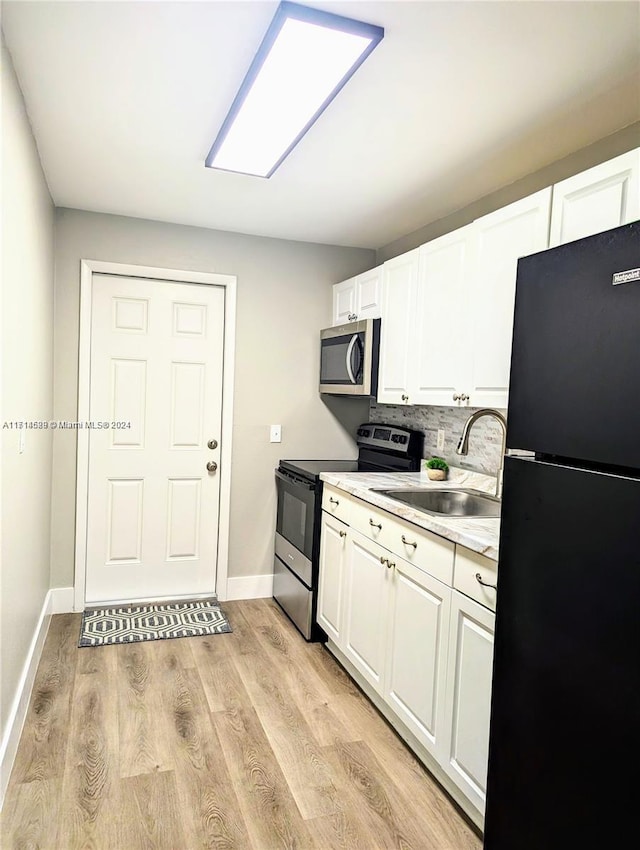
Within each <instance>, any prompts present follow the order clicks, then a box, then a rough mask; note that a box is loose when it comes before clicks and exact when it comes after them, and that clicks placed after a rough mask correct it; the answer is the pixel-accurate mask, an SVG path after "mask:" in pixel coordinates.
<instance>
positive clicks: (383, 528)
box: [349, 499, 392, 549]
mask: <svg viewBox="0 0 640 850" xmlns="http://www.w3.org/2000/svg"><path fill="white" fill-rule="evenodd" d="M391 522H392V520H391V515H390V514H388V513H387V512H386V511H381V510H379V509H378V508H374V507H373V505H369V504H367V503H366V502H362V501H360V499H354V501H353V502H352V503H351V513H350V515H349V525H350V526H351V527H352V528H355V529H356V530H357V531H359V532H360V533H361V534H364V536H365V537H368V538H369V540H374V541H375V542H376V543H379V544H380V545H381V546H384V547H385V549H390V548H391V547H390V546H389V542H390V540H391V537H390V532H391Z"/></svg>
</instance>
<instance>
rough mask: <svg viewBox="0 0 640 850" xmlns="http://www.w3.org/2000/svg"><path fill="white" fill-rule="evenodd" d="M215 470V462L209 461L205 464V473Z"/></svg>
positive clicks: (216, 466) (216, 465)
mask: <svg viewBox="0 0 640 850" xmlns="http://www.w3.org/2000/svg"><path fill="white" fill-rule="evenodd" d="M217 468H218V464H217V463H216V462H215V460H210V461H209V463H208V464H207V471H208V472H215V471H216V469H217Z"/></svg>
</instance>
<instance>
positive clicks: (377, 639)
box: [343, 529, 393, 694]
mask: <svg viewBox="0 0 640 850" xmlns="http://www.w3.org/2000/svg"><path fill="white" fill-rule="evenodd" d="M348 548H349V554H348V558H347V566H346V576H347V581H346V584H347V588H346V599H345V604H346V607H345V615H344V627H343V628H344V643H343V650H344V653H345V655H346V656H347V658H348V659H349V660H350V661H351V663H352V664H353V665H354V667H356V669H357V670H359V672H360V673H362V675H363V676H364V678H365V679H366V680H367V681H368V682H369V684H370V685H372V687H373V688H375V690H376V691H377V692H378V693H379V694H382V692H383V680H382V677H383V673H384V657H385V643H386V639H387V609H388V602H389V586H390V583H391V572H392V570H391V569H390V568H389V567H388V566H387V561H388V559H389V558H392V557H393V556H392V555H391V553H390V552H388V551H387V550H386V549H383V548H382V546H378V544H377V543H374V542H373V541H372V540H368V539H367V538H366V537H364V535H362V534H360V533H359V532H357V531H353V529H351V530H350V532H349V546H348Z"/></svg>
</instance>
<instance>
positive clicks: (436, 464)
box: [426, 457, 449, 481]
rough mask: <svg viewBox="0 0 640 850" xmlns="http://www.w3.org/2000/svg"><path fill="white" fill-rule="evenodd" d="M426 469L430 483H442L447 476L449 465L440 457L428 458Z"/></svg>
mask: <svg viewBox="0 0 640 850" xmlns="http://www.w3.org/2000/svg"><path fill="white" fill-rule="evenodd" d="M426 467H427V475H428V476H429V478H430V479H431V481H444V480H445V479H446V478H447V475H448V474H449V464H448V463H447V462H446V460H443V458H441V457H430V458H429V460H428V461H427V463H426Z"/></svg>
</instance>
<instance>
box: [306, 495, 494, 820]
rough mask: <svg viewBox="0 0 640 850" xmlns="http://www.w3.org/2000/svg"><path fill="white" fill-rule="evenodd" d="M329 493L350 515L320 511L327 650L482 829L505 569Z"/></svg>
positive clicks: (321, 610)
mask: <svg viewBox="0 0 640 850" xmlns="http://www.w3.org/2000/svg"><path fill="white" fill-rule="evenodd" d="M325 488H326V490H325V501H324V505H325V507H326V508H328V509H329V510H331V511H332V512H334V511H340V512H341V515H342V517H343V519H342V520H341V519H338V518H337V516H334V515H332V513H328V512H327V511H326V510H324V511H323V519H322V539H321V548H320V578H319V592H318V615H317V619H318V623H319V624H320V625H321V626H322V628H323V629H324V630H325V631H326V633H327V635H328V638H329V640H328V643H327V648H328V649H329V650H330V651H331V652H333V653H334V655H336V657H338V659H339V660H340V661H341V663H343V664H344V666H345V667H346V668H347V669H348V670H349V672H350V673H351V675H352V676H353V677H354V679H355V680H356V682H358V683H359V684H360V686H361V687H362V688H364V689H365V691H366V692H367V693H369V695H370V697H371V698H372V699H373V700H374V702H376V700H377V702H376V705H377V706H378V708H380V710H381V711H382V712H383V714H385V716H386V717H387V718H388V719H389V721H390V722H391V724H392V725H395V728H396V729H397V730H398V731H399V732H400V734H401V735H402V736H403V737H404V738H405V740H406V741H407V742H408V743H409V745H410V746H411V747H412V748H413V750H414V752H416V754H417V755H419V757H420V758H421V759H422V761H423V762H424V763H425V764H426V765H427V766H428V767H431V769H432V770H434V772H435V775H436V776H437V777H438V778H439V779H440V781H441V782H443V784H444V785H445V787H446V788H447V789H448V790H449V792H450V793H452V794H453V796H454V797H455V798H456V799H457V800H458V802H459V803H460V804H461V805H462V806H463V807H464V808H465V811H467V812H468V813H469V814H470V815H471V817H472V818H473V819H474V821H475V822H476V823H478V824H479V825H481V823H482V817H483V813H484V804H485V789H486V773H487V758H488V740H489V714H490V704H491V678H492V665H493V630H494V619H495V615H494V609H495V584H496V579H497V565H496V563H495V562H494V561H491V560H490V559H488V558H486V557H485V556H483V555H480V554H478V553H476V552H472V551H471V550H469V549H466V548H465V547H463V546H460V545H455V544H453V543H452V542H451V541H449V540H446V539H444V538H442V537H440V536H439V535H436V534H433V533H431V532H430V531H427V530H426V529H422V528H419V527H418V526H416V525H414V524H411V523H408V522H407V521H406V520H403V519H401V518H400V517H398V516H395V515H392V514H391V513H389V512H388V511H385V510H383V509H381V508H378V507H375V506H373V505H370V504H368V503H366V502H365V501H362V500H361V499H358V498H355V497H353V496H351V495H349V494H347V493H346V492H345V491H341V490H339V489H337V488H334V487H329V486H328V485H325ZM330 499H332V501H330ZM345 519H346V522H345V521H343V520H345ZM360 529H361V530H360ZM408 558H411V559H412V561H409V560H408ZM478 577H479V578H478ZM367 689H368V690H367Z"/></svg>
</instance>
